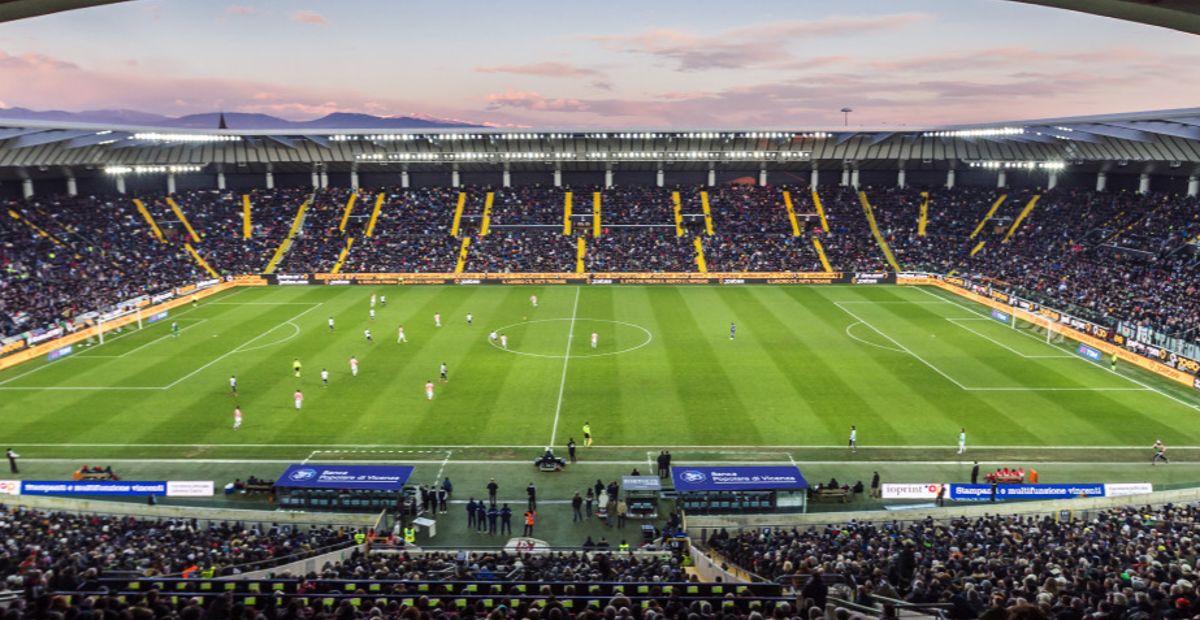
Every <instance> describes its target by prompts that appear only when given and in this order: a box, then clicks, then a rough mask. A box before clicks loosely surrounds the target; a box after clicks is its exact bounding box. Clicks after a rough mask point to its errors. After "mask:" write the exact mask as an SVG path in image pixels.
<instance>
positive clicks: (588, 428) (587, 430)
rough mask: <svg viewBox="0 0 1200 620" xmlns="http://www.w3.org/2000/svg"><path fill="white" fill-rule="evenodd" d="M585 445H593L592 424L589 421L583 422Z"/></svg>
mask: <svg viewBox="0 0 1200 620" xmlns="http://www.w3.org/2000/svg"><path fill="white" fill-rule="evenodd" d="M583 445H585V446H590V445H592V425H591V424H589V423H588V422H584V423H583Z"/></svg>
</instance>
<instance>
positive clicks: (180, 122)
mask: <svg viewBox="0 0 1200 620" xmlns="http://www.w3.org/2000/svg"><path fill="white" fill-rule="evenodd" d="M220 116H221V113H220V112H207V113H203V114H188V115H187V116H180V117H176V118H172V117H169V116H163V115H161V114H152V113H149V112H139V111H137V110H84V111H82V112H66V111H63V110H30V109H28V108H0V119H6V120H42V121H62V122H73V123H100V124H110V125H135V126H136V125H144V126H149V127H179V128H181V129H216V128H217V126H218V123H219V121H220ZM225 124H226V125H227V126H228V127H229V128H230V129H293V130H302V129H430V128H439V127H479V126H480V125H472V124H469V123H462V122H458V121H450V120H444V119H433V118H417V117H412V116H375V115H372V114H357V113H353V112H334V113H333V114H328V115H326V116H322V117H321V118H316V119H312V120H308V121H289V120H287V119H283V118H279V117H277V116H271V115H270V114H254V113H247V112H226V113H225Z"/></svg>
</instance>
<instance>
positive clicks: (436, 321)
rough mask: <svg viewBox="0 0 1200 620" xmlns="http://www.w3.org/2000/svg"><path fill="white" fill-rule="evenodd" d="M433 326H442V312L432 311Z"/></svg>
mask: <svg viewBox="0 0 1200 620" xmlns="http://www.w3.org/2000/svg"><path fill="white" fill-rule="evenodd" d="M433 326H434V327H441V326H442V313H440V312H434V313H433Z"/></svg>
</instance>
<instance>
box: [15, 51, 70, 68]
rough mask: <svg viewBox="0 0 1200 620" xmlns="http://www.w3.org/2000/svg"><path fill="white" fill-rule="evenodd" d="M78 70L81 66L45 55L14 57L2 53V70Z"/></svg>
mask: <svg viewBox="0 0 1200 620" xmlns="http://www.w3.org/2000/svg"><path fill="white" fill-rule="evenodd" d="M78 68H79V65H77V64H75V63H73V62H68V61H65V60H59V59H58V58H53V57H51V56H47V55H45V54H38V53H33V52H31V53H26V54H21V55H20V56H13V55H10V54H6V53H4V52H3V51H0V69H4V70H34V71H61V70H74V69H78Z"/></svg>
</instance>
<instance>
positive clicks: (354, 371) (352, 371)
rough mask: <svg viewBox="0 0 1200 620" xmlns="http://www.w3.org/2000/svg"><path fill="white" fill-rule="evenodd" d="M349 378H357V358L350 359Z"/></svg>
mask: <svg viewBox="0 0 1200 620" xmlns="http://www.w3.org/2000/svg"><path fill="white" fill-rule="evenodd" d="M350 376H352V377H357V376H358V358H357V357H351V358H350Z"/></svg>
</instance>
